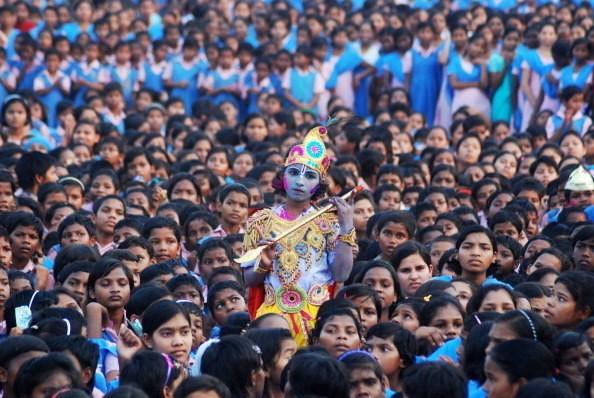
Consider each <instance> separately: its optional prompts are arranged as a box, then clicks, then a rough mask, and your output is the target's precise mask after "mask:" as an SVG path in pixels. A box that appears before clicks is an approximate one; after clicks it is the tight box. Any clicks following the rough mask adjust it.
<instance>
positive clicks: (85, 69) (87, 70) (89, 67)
mask: <svg viewBox="0 0 594 398" xmlns="http://www.w3.org/2000/svg"><path fill="white" fill-rule="evenodd" d="M103 73H105V68H104V67H103V65H101V63H100V62H99V60H94V61H91V62H86V61H83V62H75V63H74V65H73V68H72V77H73V80H84V81H87V82H90V83H99V82H100V79H102V74H103ZM103 79H104V80H105V78H103ZM88 91H89V88H88V87H83V86H80V87H79V88H78V89H77V90H76V95H75V96H74V105H76V106H81V105H84V103H85V100H84V98H85V94H86V93H87V92H88Z"/></svg>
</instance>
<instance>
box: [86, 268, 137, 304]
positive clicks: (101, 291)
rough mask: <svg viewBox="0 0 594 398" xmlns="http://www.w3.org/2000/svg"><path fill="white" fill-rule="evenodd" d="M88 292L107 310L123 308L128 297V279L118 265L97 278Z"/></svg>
mask: <svg viewBox="0 0 594 398" xmlns="http://www.w3.org/2000/svg"><path fill="white" fill-rule="evenodd" d="M89 293H90V297H91V298H94V299H95V300H96V301H97V302H98V303H99V304H101V305H102V306H104V307H105V308H107V309H108V310H116V309H123V308H124V307H125V306H126V304H127V303H128V300H129V299H130V281H129V280H128V277H127V276H126V273H125V272H124V270H123V269H122V267H118V268H115V269H113V270H112V271H111V272H110V273H108V274H107V275H105V276H104V277H102V278H99V279H98V280H97V281H96V282H95V285H94V286H92V288H91V291H90V292H89Z"/></svg>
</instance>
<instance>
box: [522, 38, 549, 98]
mask: <svg viewBox="0 0 594 398" xmlns="http://www.w3.org/2000/svg"><path fill="white" fill-rule="evenodd" d="M524 60H525V61H526V63H527V64H528V66H529V67H530V69H531V70H532V71H534V72H535V73H536V74H537V75H538V76H539V77H540V78H541V81H542V89H543V91H544V93H545V95H547V96H548V97H551V98H556V97H557V87H556V86H555V85H554V84H552V83H550V82H549V81H548V80H547V79H545V76H546V74H547V73H549V72H550V71H552V70H553V68H554V67H555V64H554V63H553V62H551V63H547V64H545V63H544V62H543V61H542V58H541V57H540V55H539V53H538V50H529V51H527V52H526V53H525V54H524Z"/></svg>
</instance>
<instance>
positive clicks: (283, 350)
mask: <svg viewBox="0 0 594 398" xmlns="http://www.w3.org/2000/svg"><path fill="white" fill-rule="evenodd" d="M296 351H297V343H295V340H293V339H285V340H283V341H281V343H280V350H279V352H278V354H277V355H276V357H275V358H274V367H273V368H272V369H268V378H269V380H270V381H271V382H272V383H274V384H275V385H278V386H280V383H281V374H282V373H283V369H284V368H285V367H286V366H287V364H288V363H289V361H290V360H291V358H293V355H295V352H296Z"/></svg>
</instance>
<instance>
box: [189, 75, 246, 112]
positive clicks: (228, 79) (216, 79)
mask: <svg viewBox="0 0 594 398" xmlns="http://www.w3.org/2000/svg"><path fill="white" fill-rule="evenodd" d="M239 81H240V80H239V72H238V71H237V69H236V68H233V67H231V68H228V69H223V68H221V67H218V68H216V69H214V70H213V69H209V70H208V71H207V72H205V77H204V79H203V80H202V81H201V84H199V86H200V87H201V88H205V89H210V90H218V89H222V88H230V87H237V88H239ZM210 98H211V100H212V102H213V103H214V104H215V105H216V106H218V105H220V104H221V103H223V102H225V101H231V102H232V103H233V104H235V106H236V107H237V108H238V109H239V98H238V97H236V96H235V95H233V94H230V93H218V94H214V95H211V96H210Z"/></svg>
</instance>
